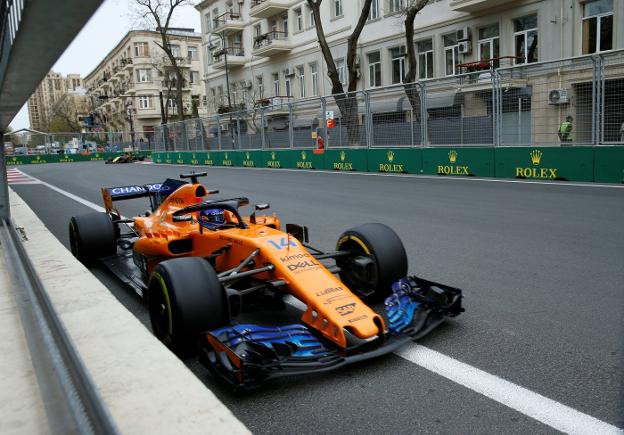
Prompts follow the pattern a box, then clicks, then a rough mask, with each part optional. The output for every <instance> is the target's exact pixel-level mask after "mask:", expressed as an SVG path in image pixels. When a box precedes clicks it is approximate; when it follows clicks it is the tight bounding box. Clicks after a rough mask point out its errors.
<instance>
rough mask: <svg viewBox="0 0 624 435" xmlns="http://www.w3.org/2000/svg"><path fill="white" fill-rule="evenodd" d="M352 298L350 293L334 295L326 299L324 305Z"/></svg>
mask: <svg viewBox="0 0 624 435" xmlns="http://www.w3.org/2000/svg"><path fill="white" fill-rule="evenodd" d="M350 298H351V296H350V295H338V296H332V297H331V298H329V299H327V300H326V301H324V302H323V305H333V304H334V303H335V302H336V301H341V300H343V299H350Z"/></svg>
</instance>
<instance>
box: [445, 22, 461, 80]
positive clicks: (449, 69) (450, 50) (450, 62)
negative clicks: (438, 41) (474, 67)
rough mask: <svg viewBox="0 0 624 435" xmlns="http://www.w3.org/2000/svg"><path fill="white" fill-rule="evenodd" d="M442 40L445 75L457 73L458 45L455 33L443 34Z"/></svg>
mask: <svg viewBox="0 0 624 435" xmlns="http://www.w3.org/2000/svg"><path fill="white" fill-rule="evenodd" d="M442 39H443V40H444V63H445V73H446V75H447V76H453V75H455V74H457V72H456V71H457V64H458V63H459V45H458V44H457V39H456V37H455V34H454V33H453V34H450V35H445V36H443V37H442Z"/></svg>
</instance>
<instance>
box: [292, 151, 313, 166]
mask: <svg viewBox="0 0 624 435" xmlns="http://www.w3.org/2000/svg"><path fill="white" fill-rule="evenodd" d="M307 160H308V155H307V154H306V152H305V151H301V161H298V162H297V165H296V166H297V169H314V167H313V166H312V162H309V161H307Z"/></svg>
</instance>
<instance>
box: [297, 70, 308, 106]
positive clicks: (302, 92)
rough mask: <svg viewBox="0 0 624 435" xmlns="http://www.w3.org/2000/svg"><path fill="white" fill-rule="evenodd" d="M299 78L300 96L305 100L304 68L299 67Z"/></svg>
mask: <svg viewBox="0 0 624 435" xmlns="http://www.w3.org/2000/svg"><path fill="white" fill-rule="evenodd" d="M297 77H299V96H300V97H301V98H304V97H305V96H306V92H305V72H304V69H303V67H302V66H298V67H297Z"/></svg>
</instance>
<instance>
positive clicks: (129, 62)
mask: <svg viewBox="0 0 624 435" xmlns="http://www.w3.org/2000/svg"><path fill="white" fill-rule="evenodd" d="M121 66H122V67H123V68H125V69H132V59H130V58H127V59H126V58H123V59H121Z"/></svg>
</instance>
